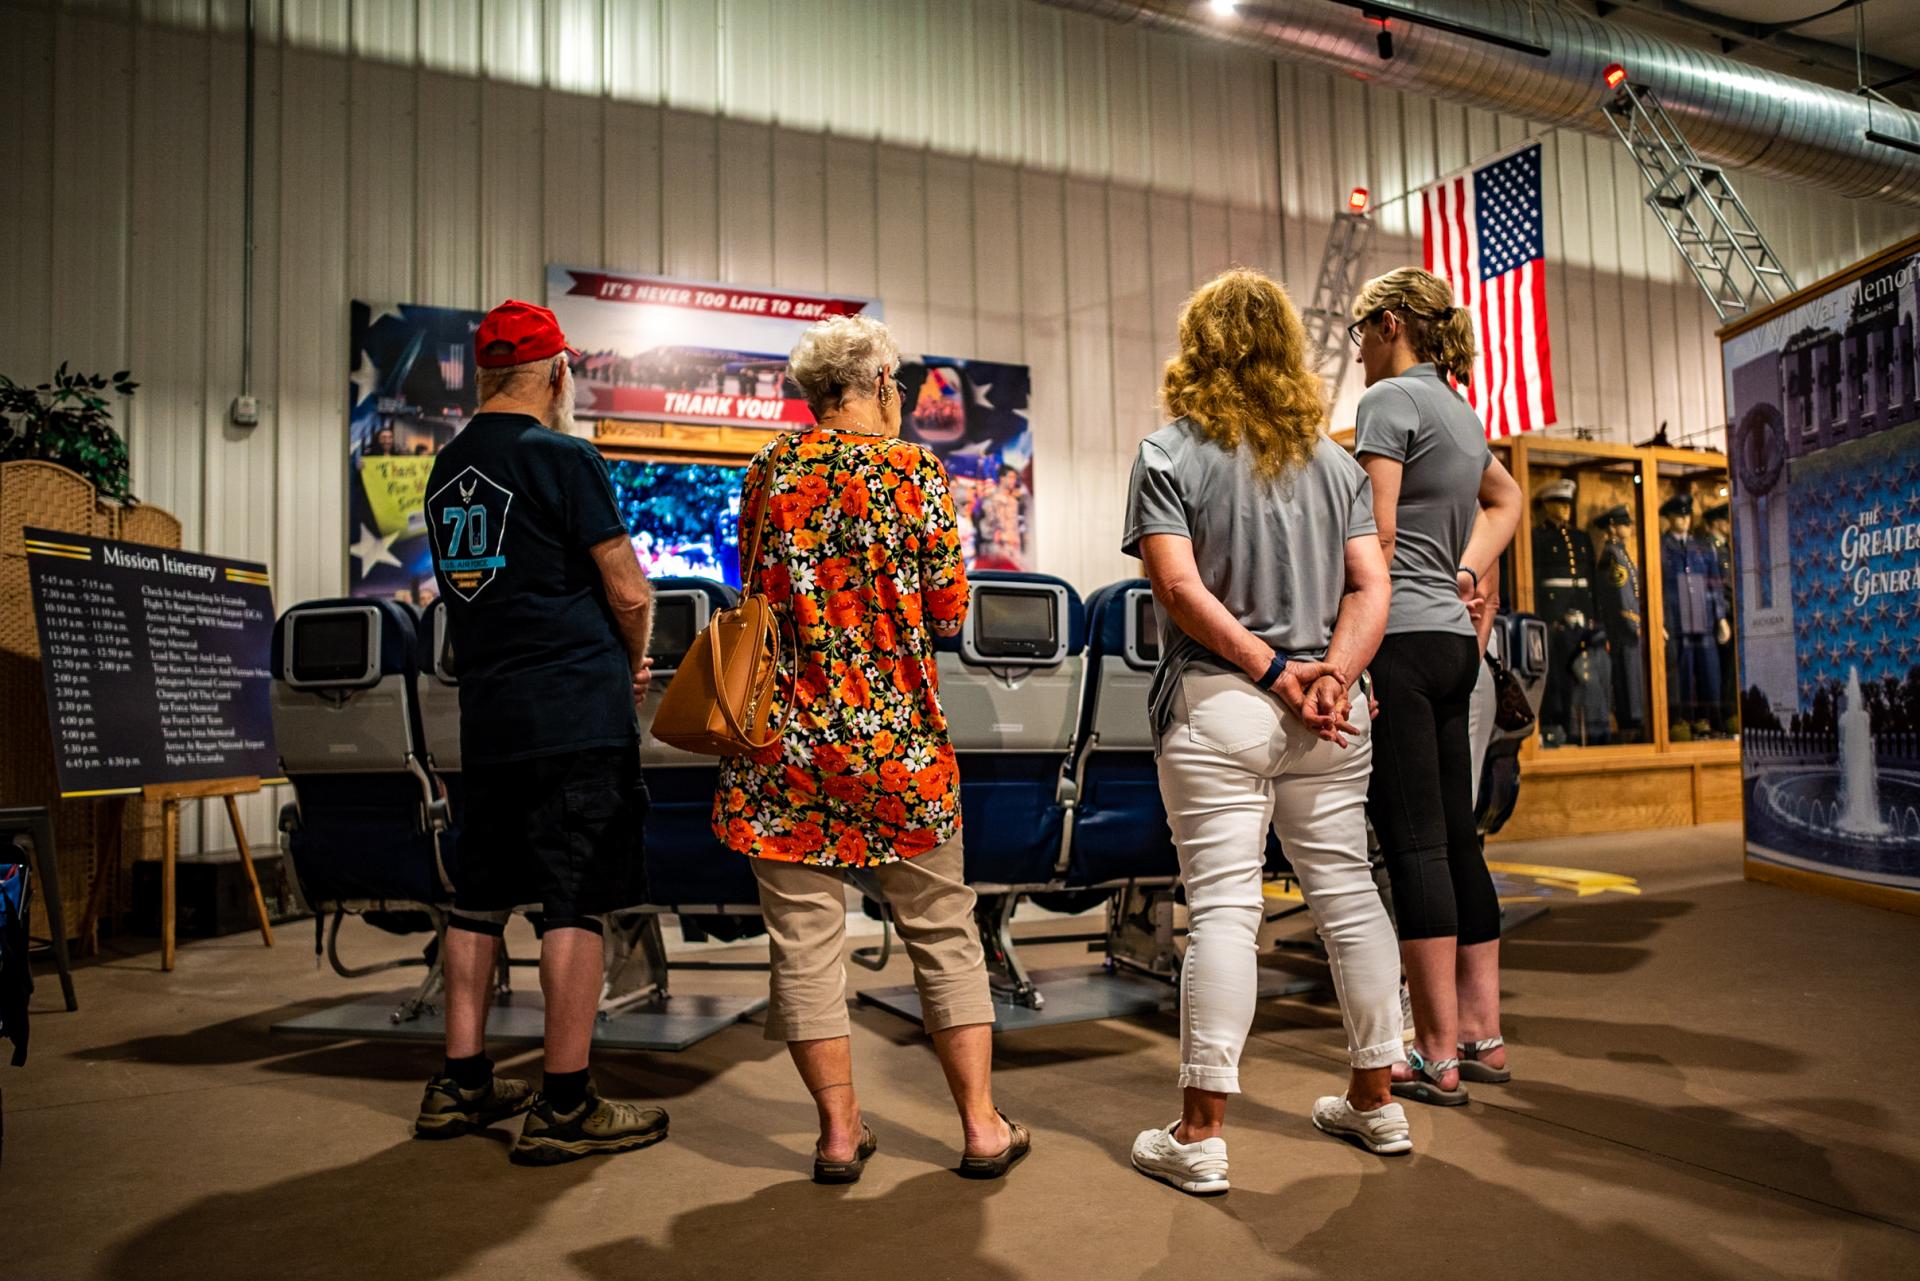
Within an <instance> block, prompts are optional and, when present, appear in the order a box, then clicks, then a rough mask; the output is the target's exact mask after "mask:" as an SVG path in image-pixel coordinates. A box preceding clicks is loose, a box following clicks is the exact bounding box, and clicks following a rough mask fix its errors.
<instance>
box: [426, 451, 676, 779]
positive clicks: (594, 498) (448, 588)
mask: <svg viewBox="0 0 1920 1281" xmlns="http://www.w3.org/2000/svg"><path fill="white" fill-rule="evenodd" d="M426 514H427V528H428V529H429V531H431V536H432V539H433V568H434V575H435V577H437V578H438V579H439V582H440V594H441V596H442V597H443V598H444V599H445V600H446V602H447V604H446V610H447V628H448V635H449V638H450V640H451V641H452V647H453V661H454V665H455V666H454V671H455V674H456V675H458V677H459V678H460V748H461V752H462V753H463V755H464V756H465V758H466V761H467V762H468V763H469V764H475V763H478V764H487V763H490V762H499V761H513V760H522V759H525V758H527V757H532V756H550V755H554V754H556V753H560V752H571V751H577V750H579V749H581V748H587V747H618V746H621V745H622V744H626V743H631V742H634V741H635V740H636V739H637V738H638V728H637V724H636V722H635V720H634V709H633V674H632V669H631V668H630V666H629V664H628V660H627V649H626V645H625V643H624V642H623V641H622V640H621V638H620V631H619V628H618V627H617V626H616V624H615V622H614V617H613V610H612V608H611V607H610V606H609V605H608V604H607V595H606V589H605V587H604V586H603V584H602V583H601V580H600V570H599V567H598V566H597V565H595V564H594V562H593V557H592V556H591V555H590V554H589V553H588V549H589V548H591V547H592V546H593V545H594V544H596V543H601V542H605V541H606V540H607V539H609V538H614V537H618V536H620V535H623V534H625V533H626V527H625V526H624V525H623V524H622V523H621V521H620V513H619V512H618V510H616V508H615V507H614V501H613V482H612V480H611V478H610V477H609V476H608V474H607V462H606V459H604V458H602V457H601V456H600V451H598V450H597V449H595V448H594V447H593V446H592V445H591V444H589V443H588V442H587V441H585V440H581V439H580V438H578V437H575V436H569V435H565V434H563V433H561V432H557V431H552V430H550V429H548V428H547V427H545V426H543V425H542V424H541V423H540V422H539V420H537V419H535V418H531V417H528V416H527V415H525V414H475V415H474V416H473V419H472V420H471V421H470V422H468V423H467V425H466V427H465V428H464V429H463V430H462V431H461V432H460V434H459V435H458V436H456V437H454V439H453V442H452V443H451V444H449V445H448V446H447V447H446V448H445V449H443V450H441V451H440V456H439V457H438V458H436V459H435V460H434V463H433V474H432V475H431V476H430V477H429V478H428V479H427V512H426Z"/></svg>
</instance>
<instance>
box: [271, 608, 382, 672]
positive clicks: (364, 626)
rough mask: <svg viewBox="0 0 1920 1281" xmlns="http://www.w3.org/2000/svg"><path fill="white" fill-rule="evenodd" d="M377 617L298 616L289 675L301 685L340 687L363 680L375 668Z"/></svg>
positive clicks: (358, 613) (361, 613)
mask: <svg viewBox="0 0 1920 1281" xmlns="http://www.w3.org/2000/svg"><path fill="white" fill-rule="evenodd" d="M372 621H373V615H372V613H371V612H368V611H363V610H353V611H350V612H345V613H338V614H333V613H326V614H304V615H303V614H296V615H294V616H293V618H292V620H291V625H292V627H293V654H292V661H291V662H290V663H289V664H288V672H287V674H288V675H289V676H290V677H292V679H293V681H294V683H296V684H300V685H338V684H345V683H354V682H359V681H363V680H365V679H366V678H367V673H368V672H369V671H370V670H371V669H372V668H373V666H374V662H373V652H372V641H373V627H372Z"/></svg>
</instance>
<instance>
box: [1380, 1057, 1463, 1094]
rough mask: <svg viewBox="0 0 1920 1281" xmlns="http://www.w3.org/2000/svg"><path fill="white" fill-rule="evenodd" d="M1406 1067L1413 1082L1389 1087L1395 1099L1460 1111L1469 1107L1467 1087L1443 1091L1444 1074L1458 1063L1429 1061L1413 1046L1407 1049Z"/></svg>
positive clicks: (1458, 1064)
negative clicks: (1467, 1104) (1464, 1105)
mask: <svg viewBox="0 0 1920 1281" xmlns="http://www.w3.org/2000/svg"><path fill="white" fill-rule="evenodd" d="M1407 1066H1408V1067H1410V1068H1412V1069H1413V1071H1414V1077H1413V1079H1412V1080H1411V1081H1395V1082H1394V1083H1393V1084H1392V1085H1390V1086H1389V1087H1387V1088H1388V1089H1390V1090H1391V1091H1392V1092H1393V1095H1394V1097H1395V1098H1401V1099H1412V1100H1413V1101H1414V1102H1415V1103H1431V1104H1433V1105H1434V1106H1435V1107H1443V1108H1457V1107H1460V1106H1461V1105H1463V1104H1464V1103H1466V1101H1467V1091H1466V1089H1465V1087H1461V1086H1457V1087H1455V1088H1454V1089H1451V1090H1443V1089H1441V1088H1440V1077H1441V1074H1442V1073H1444V1072H1446V1071H1447V1070H1448V1069H1450V1068H1458V1067H1459V1066H1460V1060H1459V1059H1427V1058H1426V1057H1424V1056H1423V1055H1422V1054H1421V1053H1420V1051H1418V1050H1416V1049H1414V1048H1413V1047H1412V1046H1411V1045H1409V1046H1408V1047H1407Z"/></svg>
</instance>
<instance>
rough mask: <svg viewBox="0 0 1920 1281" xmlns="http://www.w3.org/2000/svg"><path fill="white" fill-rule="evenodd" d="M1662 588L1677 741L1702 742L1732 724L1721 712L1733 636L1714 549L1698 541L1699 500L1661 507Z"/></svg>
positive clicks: (1680, 497) (1679, 497) (1686, 498)
mask: <svg viewBox="0 0 1920 1281" xmlns="http://www.w3.org/2000/svg"><path fill="white" fill-rule="evenodd" d="M1660 531H1661V532H1660V583H1661V587H1662V588H1663V589H1664V592H1665V596H1666V602H1665V614H1666V625H1667V709H1668V715H1669V718H1670V723H1671V725H1672V733H1673V737H1674V738H1675V739H1676V740H1678V741H1681V742H1685V741H1687V740H1689V739H1694V738H1701V737H1704V736H1706V735H1708V734H1711V733H1713V732H1715V731H1716V730H1719V729H1722V728H1724V727H1725V725H1726V720H1725V718H1724V717H1723V716H1722V715H1721V713H1720V648H1719V647H1720V643H1721V641H1723V640H1725V639H1727V638H1729V637H1730V636H1731V635H1732V628H1731V627H1730V626H1729V625H1728V623H1727V618H1726V614H1725V612H1724V611H1723V608H1722V606H1721V599H1720V586H1719V580H1720V567H1719V565H1718V563H1717V562H1716V561H1715V560H1714V554H1713V548H1712V547H1711V546H1710V545H1709V544H1707V543H1705V542H1703V541H1702V540H1700V539H1698V538H1695V537H1694V536H1693V498H1692V497H1691V496H1690V495H1687V494H1675V495H1674V496H1673V497H1672V498H1669V499H1668V500H1667V501H1666V502H1664V503H1662V504H1660Z"/></svg>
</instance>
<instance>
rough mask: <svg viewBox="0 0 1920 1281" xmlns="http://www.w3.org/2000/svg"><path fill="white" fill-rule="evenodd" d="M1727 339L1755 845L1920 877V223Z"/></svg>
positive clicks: (1749, 804)
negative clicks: (1859, 266) (1889, 248)
mask: <svg viewBox="0 0 1920 1281" xmlns="http://www.w3.org/2000/svg"><path fill="white" fill-rule="evenodd" d="M1722 352H1723V359H1724V362H1725V369H1726V379H1727V406H1728V419H1729V429H1728V437H1729V439H1728V449H1729V453H1730V454H1731V462H1732V470H1733V500H1732V508H1733V518H1734V549H1735V556H1736V578H1737V593H1736V595H1737V601H1738V608H1739V611H1740V618H1741V624H1742V625H1741V627H1740V628H1739V629H1738V630H1739V634H1740V671H1741V686H1742V689H1743V690H1744V691H1745V692H1744V694H1743V696H1742V700H1741V736H1742V744H1741V746H1742V753H1741V755H1742V768H1743V774H1744V783H1745V788H1746V822H1747V853H1748V856H1749V857H1750V858H1751V859H1756V860H1760V861H1762V862H1765V863H1769V864H1772V865H1776V866H1779V867H1785V868H1791V869H1797V870H1799V871H1809V872H1817V873H1824V874H1828V875H1832V876H1838V877H1844V878H1847V879H1849V880H1853V881H1861V882H1869V883H1872V884H1874V885H1878V886H1883V887H1889V888H1896V889H1902V890H1911V891H1920V241H1915V242H1909V243H1908V244H1907V245H1906V246H1903V247H1902V248H1901V249H1900V250H1898V251H1895V252H1891V253H1889V254H1887V255H1883V256H1882V257H1880V258H1878V259H1875V260H1873V261H1871V262H1870V263H1868V264H1867V265H1866V267H1865V269H1864V270H1862V271H1860V272H1858V273H1856V274H1854V275H1852V276H1851V277H1850V278H1845V279H1842V280H1841V281H1840V282H1839V283H1836V284H1834V285H1833V286H1832V287H1830V288H1828V289H1826V290H1825V291H1823V292H1821V293H1819V294H1817V295H1814V296H1811V297H1805V298H1802V299H1800V300H1798V301H1797V302H1796V304H1795V305H1793V306H1790V307H1788V308H1787V309H1786V310H1784V311H1781V312H1778V313H1776V314H1770V315H1766V316H1765V317H1763V318H1762V319H1761V320H1760V322H1759V323H1757V324H1754V325H1751V326H1739V327H1736V329H1735V330H1734V331H1732V332H1730V334H1729V335H1728V336H1727V337H1726V338H1725V341H1724V344H1723V348H1722Z"/></svg>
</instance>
